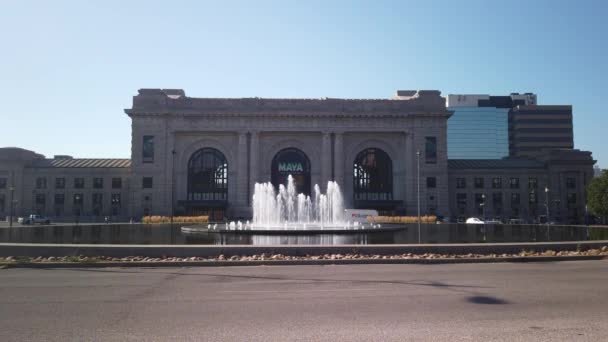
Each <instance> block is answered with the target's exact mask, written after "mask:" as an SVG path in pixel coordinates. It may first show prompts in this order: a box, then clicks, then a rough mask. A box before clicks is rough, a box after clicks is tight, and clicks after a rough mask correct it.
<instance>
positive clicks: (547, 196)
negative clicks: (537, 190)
mask: <svg viewBox="0 0 608 342" xmlns="http://www.w3.org/2000/svg"><path fill="white" fill-rule="evenodd" d="M545 205H546V206H547V240H550V239H551V234H550V233H549V187H547V186H545Z"/></svg>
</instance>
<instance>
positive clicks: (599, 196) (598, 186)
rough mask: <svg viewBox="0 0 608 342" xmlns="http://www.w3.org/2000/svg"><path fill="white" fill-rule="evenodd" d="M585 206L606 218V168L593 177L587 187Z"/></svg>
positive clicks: (607, 192) (607, 203)
mask: <svg viewBox="0 0 608 342" xmlns="http://www.w3.org/2000/svg"><path fill="white" fill-rule="evenodd" d="M587 208H588V210H589V212H590V213H592V214H593V215H595V216H599V217H602V218H603V219H606V218H608V170H604V171H603V172H602V174H601V175H600V176H599V177H595V178H593V179H592V180H591V182H590V183H589V186H588V187H587Z"/></svg>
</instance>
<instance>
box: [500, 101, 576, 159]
mask: <svg viewBox="0 0 608 342" xmlns="http://www.w3.org/2000/svg"><path fill="white" fill-rule="evenodd" d="M572 148H574V138H573V132H572V106H539V105H522V106H517V107H515V108H513V109H512V110H511V111H510V113H509V154H510V155H511V156H518V157H519V156H537V155H542V154H544V153H545V151H546V150H551V149H572Z"/></svg>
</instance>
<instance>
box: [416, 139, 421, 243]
mask: <svg viewBox="0 0 608 342" xmlns="http://www.w3.org/2000/svg"><path fill="white" fill-rule="evenodd" d="M416 162H417V169H418V177H417V178H418V179H417V180H418V182H417V183H418V244H420V243H421V240H422V238H421V236H420V223H421V222H420V150H418V151H416Z"/></svg>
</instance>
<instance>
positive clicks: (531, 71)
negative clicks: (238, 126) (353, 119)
mask: <svg viewBox="0 0 608 342" xmlns="http://www.w3.org/2000/svg"><path fill="white" fill-rule="evenodd" d="M607 3H608V2H605V1H578V2H572V1H508V2H507V1H500V2H499V1H466V0H461V1H448V0H446V1H411V2H410V1H287V0H285V1H255V2H254V1H243V2H232V1H221V2H220V1H215V2H204V1H95V2H94V1H89V2H85V1H38V2H32V1H10V2H9V1H5V2H3V4H2V6H1V8H2V9H1V11H0V32H1V35H2V43H3V44H2V45H3V46H2V49H1V50H0V51H1V53H0V98H1V100H2V109H1V110H0V116H1V119H2V120H1V123H2V133H1V134H0V146H19V147H23V148H27V149H31V150H34V151H37V152H39V153H42V154H45V155H46V156H47V157H50V156H52V155H54V154H70V155H73V156H75V157H129V156H130V142H131V137H130V133H131V131H130V120H129V118H128V117H127V116H126V114H124V112H123V109H124V108H128V107H130V105H131V96H133V95H135V94H136V93H137V89H139V88H182V89H184V90H185V91H186V94H187V95H190V96H196V97H253V96H260V97H344V98H388V97H390V96H392V94H393V93H394V91H395V90H397V89H439V90H441V91H442V93H443V94H444V95H446V94H452V93H490V94H494V95H503V94H509V93H511V92H534V93H537V94H538V99H539V103H540V104H572V105H573V106H574V135H575V147H576V148H579V149H584V150H591V151H593V154H594V157H595V158H596V159H597V160H598V164H599V165H600V166H602V167H608V150H607V149H606V147H605V145H606V144H605V143H604V140H605V139H604V138H605V136H604V134H606V127H608V119H607V115H606V114H605V113H604V111H605V108H606V104H605V100H604V99H603V97H604V96H606V94H607V93H608V86H607V84H608V83H607V82H606V80H607V79H608V44H607V43H606V42H607V41H608V39H606V34H607V33H608V23H607V22H608V21H606V20H605V18H606V17H608V5H607Z"/></svg>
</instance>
